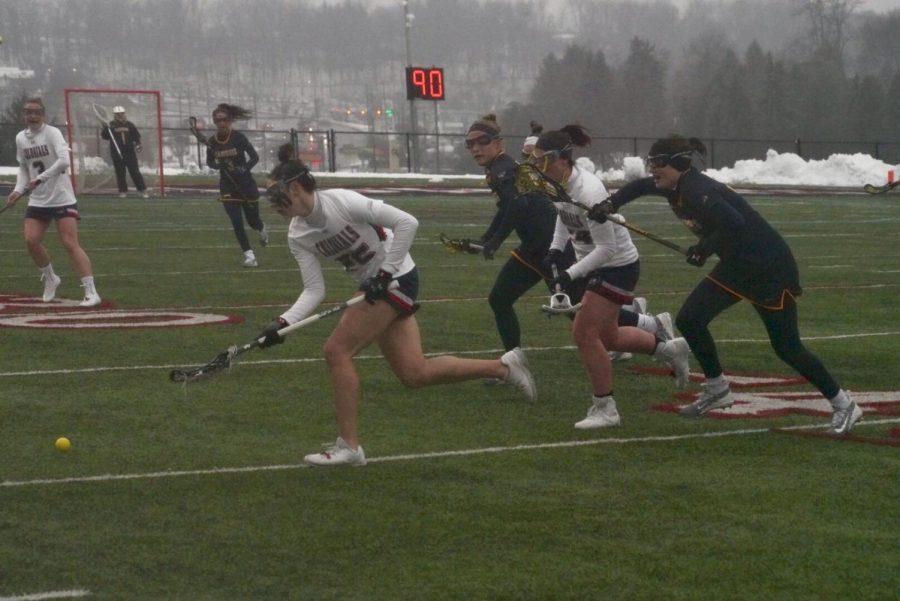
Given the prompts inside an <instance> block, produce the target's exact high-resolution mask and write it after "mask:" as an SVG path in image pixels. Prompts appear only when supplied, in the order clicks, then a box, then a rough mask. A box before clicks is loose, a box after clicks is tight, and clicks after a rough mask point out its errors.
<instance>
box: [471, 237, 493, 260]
mask: <svg viewBox="0 0 900 601" xmlns="http://www.w3.org/2000/svg"><path fill="white" fill-rule="evenodd" d="M466 242H469V241H468V240H466ZM496 252H497V247H496V246H495V245H494V244H492V243H490V242H485V243H484V245H483V246H482V247H481V256H482V257H484V259H485V260H486V261H492V260H493V259H494V253H496Z"/></svg>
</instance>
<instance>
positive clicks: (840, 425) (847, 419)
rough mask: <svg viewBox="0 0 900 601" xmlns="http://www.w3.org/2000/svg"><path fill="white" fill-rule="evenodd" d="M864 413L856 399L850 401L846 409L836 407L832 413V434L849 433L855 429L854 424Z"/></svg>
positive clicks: (830, 429) (830, 430)
mask: <svg viewBox="0 0 900 601" xmlns="http://www.w3.org/2000/svg"><path fill="white" fill-rule="evenodd" d="M862 415H863V411H862V409H860V408H859V405H857V404H856V401H850V404H849V405H848V406H847V407H845V408H844V409H835V410H834V413H832V414H831V428H829V429H828V431H829V432H830V433H831V434H849V433H850V430H852V429H853V425H854V424H856V422H858V421H859V420H860V419H861V418H862Z"/></svg>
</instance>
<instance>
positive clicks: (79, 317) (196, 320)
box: [0, 311, 244, 329]
mask: <svg viewBox="0 0 900 601" xmlns="http://www.w3.org/2000/svg"><path fill="white" fill-rule="evenodd" d="M242 321H244V319H243V318H242V317H240V316H238V315H216V314H213V313H187V312H184V313H173V312H171V311H169V312H165V313H155V312H152V311H115V312H109V311H94V312H90V313H67V314H64V315H55V316H43V315H6V316H0V328H44V329H49V328H54V329H60V328H64V329H84V328H106V329H110V328H177V327H187V326H203V325H222V324H233V323H241V322H242Z"/></svg>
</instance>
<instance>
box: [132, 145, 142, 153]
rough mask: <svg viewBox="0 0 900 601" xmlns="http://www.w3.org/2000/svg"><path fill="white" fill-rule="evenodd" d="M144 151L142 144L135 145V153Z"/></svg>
mask: <svg viewBox="0 0 900 601" xmlns="http://www.w3.org/2000/svg"><path fill="white" fill-rule="evenodd" d="M142 150H144V147H143V146H141V145H140V144H135V145H134V151H135V152H141V151H142Z"/></svg>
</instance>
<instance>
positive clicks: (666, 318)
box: [653, 313, 675, 342]
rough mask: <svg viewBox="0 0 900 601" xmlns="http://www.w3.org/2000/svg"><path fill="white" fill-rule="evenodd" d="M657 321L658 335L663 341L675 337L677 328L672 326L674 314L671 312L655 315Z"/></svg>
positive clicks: (654, 318)
mask: <svg viewBox="0 0 900 601" xmlns="http://www.w3.org/2000/svg"><path fill="white" fill-rule="evenodd" d="M653 320H654V321H655V322H656V336H657V337H658V338H659V339H660V340H662V341H663V342H667V341H669V340H674V339H675V328H674V326H672V316H671V315H670V314H669V313H660V314H659V315H654V316H653Z"/></svg>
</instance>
